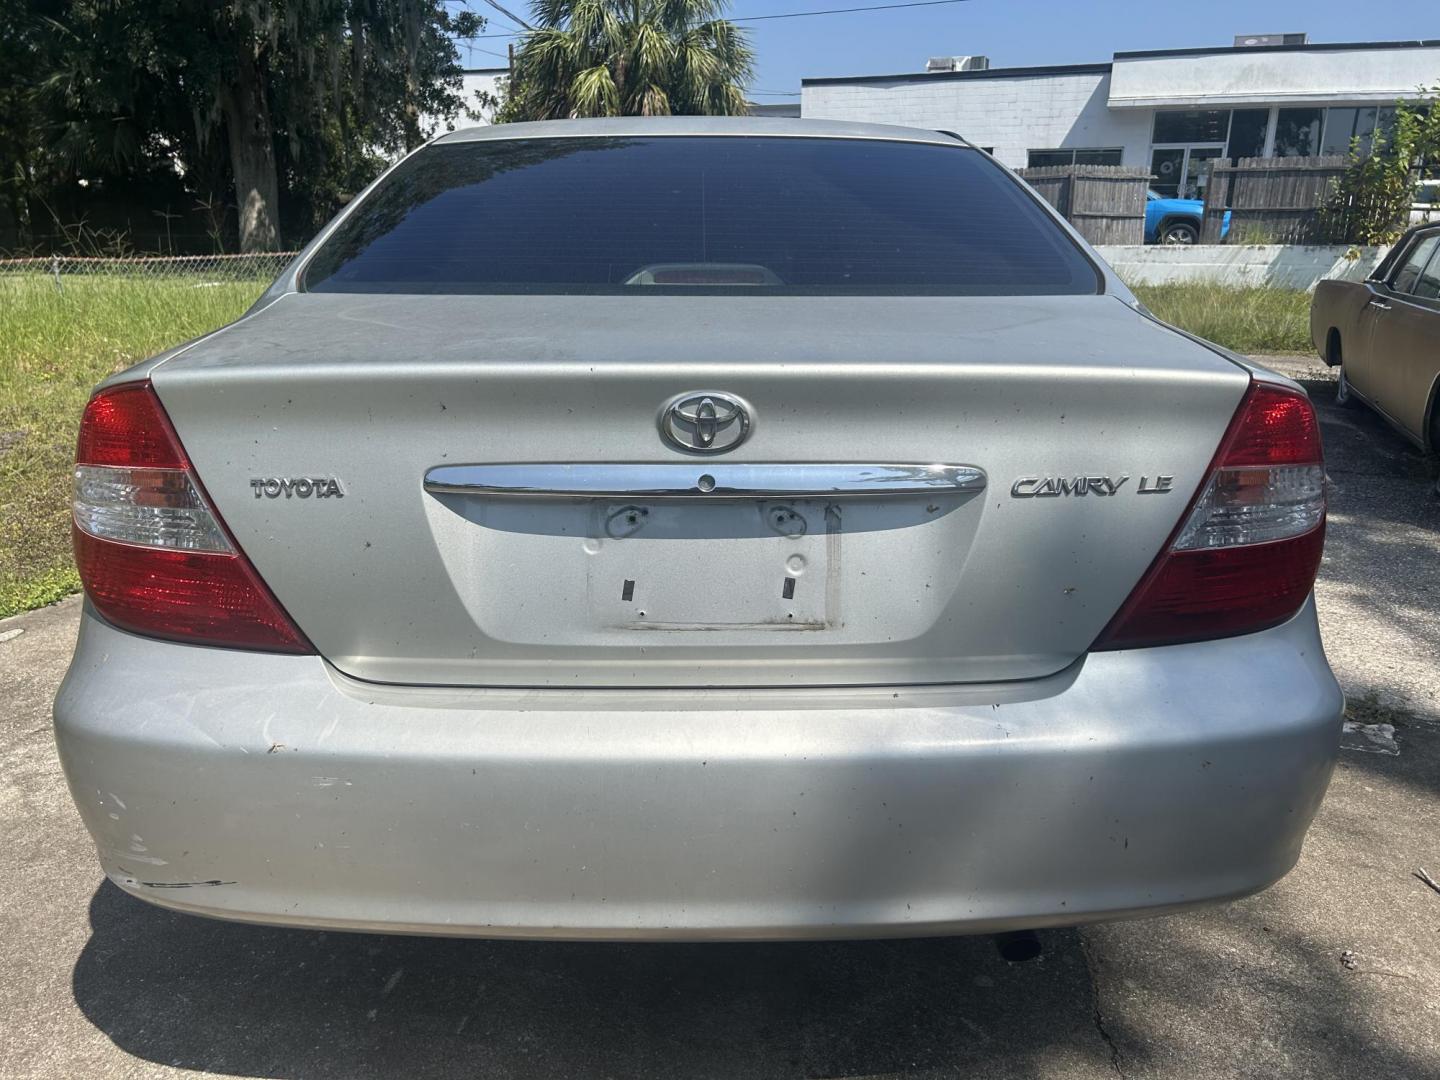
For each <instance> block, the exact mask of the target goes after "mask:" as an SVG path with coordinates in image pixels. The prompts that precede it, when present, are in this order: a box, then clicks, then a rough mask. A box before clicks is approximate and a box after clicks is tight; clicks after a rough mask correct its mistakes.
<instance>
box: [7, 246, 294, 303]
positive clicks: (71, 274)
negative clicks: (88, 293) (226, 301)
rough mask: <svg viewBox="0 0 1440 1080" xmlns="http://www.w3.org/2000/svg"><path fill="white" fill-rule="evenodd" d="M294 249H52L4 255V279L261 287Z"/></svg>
mask: <svg viewBox="0 0 1440 1080" xmlns="http://www.w3.org/2000/svg"><path fill="white" fill-rule="evenodd" d="M295 254H296V253H295V252H293V251H274V252H264V253H261V254H254V255H143V256H128V257H91V256H75V255H46V256H40V257H36V258H24V259H0V280H6V279H10V280H14V279H17V278H25V279H30V280H35V279H38V278H41V277H44V278H48V279H49V280H50V281H51V283H53V284H54V286H55V288H56V289H57V290H59V291H60V292H64V291H65V286H66V283H67V282H70V281H77V280H81V279H84V280H86V281H91V282H94V281H97V280H106V279H109V280H124V281H153V282H157V283H160V282H165V283H172V284H179V285H189V286H193V287H195V288H203V287H205V286H207V285H223V284H229V283H236V284H245V285H251V284H253V285H255V286H257V287H258V288H257V293H258V291H259V288H263V287H264V286H265V285H268V284H269V283H270V282H271V281H274V280H275V278H276V277H277V276H278V275H279V273H280V271H281V270H283V269H284V268H285V265H286V264H287V263H288V262H289V261H290V260H291V259H293V258H294V257H295Z"/></svg>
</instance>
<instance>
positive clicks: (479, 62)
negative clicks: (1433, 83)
mask: <svg viewBox="0 0 1440 1080" xmlns="http://www.w3.org/2000/svg"><path fill="white" fill-rule="evenodd" d="M500 2H501V3H502V4H504V6H505V7H507V8H509V9H510V10H511V11H513V12H515V13H516V14H517V15H521V16H522V17H523V16H524V15H525V14H526V11H527V8H528V5H527V4H526V3H525V2H524V0H510V2H507V0H500ZM886 2H891V0H809V2H805V0H731V5H730V12H729V14H730V17H731V18H739V17H742V16H746V15H773V14H777V13H780V12H790V11H816V10H820V9H824V8H837V7H857V6H860V5H862V4H869V3H886ZM473 7H474V9H475V10H477V11H480V12H483V13H485V14H486V15H487V16H489V17H490V25H489V27H488V28H487V29H486V33H487V34H496V33H503V32H504V31H506V30H509V29H512V28H513V27H512V26H511V25H510V24H509V21H508V20H507V19H506V18H505V17H504V16H502V15H500V14H499V13H498V12H496V11H495V10H494V9H493V8H489V7H487V6H486V5H484V4H483V3H480V2H478V0H477V2H475V3H474V4H473ZM743 25H746V26H747V28H748V29H749V30H750V33H751V41H752V42H753V43H754V46H755V50H756V52H757V54H758V62H757V64H756V77H755V81H754V83H753V84H752V90H755V91H761V90H768V91H781V92H783V93H789V94H798V92H799V90H800V79H801V77H802V76H815V75H877V74H890V73H893V72H902V71H919V70H921V69H922V68H923V67H924V66H925V58H926V57H929V56H951V55H961V54H965V53H982V54H984V55H986V56H989V57H990V63H991V65H992V66H994V67H1025V66H1029V65H1033V64H1080V63H1087V62H1094V61H1103V60H1108V59H1109V58H1110V54H1111V53H1113V52H1116V51H1123V50H1126V49H1175V48H1191V47H1195V46H1201V45H1228V44H1230V41H1231V39H1232V38H1233V37H1234V36H1235V35H1236V34H1253V33H1284V32H1293V31H1306V32H1308V33H1309V35H1310V40H1311V41H1382V40H1385V41H1388V40H1398V39H1410V38H1440V6H1437V5H1436V4H1435V3H1434V0H1427V2H1424V3H1420V2H1410V0H1375V2H1365V3H1356V2H1354V0H1308V2H1306V0H1248V2H1247V0H1190V2H1176V0H1169V2H1151V3H1142V2H1139V0H1104V2H1100V3H1090V4H1086V3H1080V2H1072V3H1064V2H1060V0H964V2H962V3H955V4H947V5H945V6H940V7H922V8H909V9H901V10H898V11H875V12H864V13H855V14H849V15H826V16H820V17H816V18H805V19H776V20H771V21H766V22H758V23H747V24H743ZM474 44H475V45H476V46H478V47H479V48H482V49H487V50H491V51H493V52H495V53H499V54H501V56H502V57H503V54H504V52H505V44H506V41H505V39H503V38H487V39H486V40H483V41H477V42H474ZM462 55H463V50H462ZM465 62H466V66H467V67H490V66H498V65H501V64H502V63H503V60H502V59H501V58H497V57H495V56H487V55H485V54H483V53H478V52H477V53H472V54H471V55H470V56H469V57H467V58H466V61H465ZM1435 77H1436V80H1437V81H1440V72H1436V75H1435ZM753 96H754V100H756V101H761V102H771V103H779V102H783V101H787V100H798V97H796V98H787V97H783V96H774V95H770V94H759V93H756V94H754V95H753Z"/></svg>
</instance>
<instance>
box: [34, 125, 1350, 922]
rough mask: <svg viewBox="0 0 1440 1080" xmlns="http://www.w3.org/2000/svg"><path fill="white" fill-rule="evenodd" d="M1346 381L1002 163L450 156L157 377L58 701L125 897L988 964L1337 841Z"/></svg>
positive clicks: (602, 144)
mask: <svg viewBox="0 0 1440 1080" xmlns="http://www.w3.org/2000/svg"><path fill="white" fill-rule="evenodd" d="M1323 472H1324V470H1323V461H1322V457H1321V447H1320V441H1319V435H1318V431H1317V428H1316V422H1315V414H1314V412H1313V410H1312V408H1311V406H1310V403H1309V401H1308V400H1307V398H1306V397H1305V395H1304V393H1303V392H1302V391H1301V390H1300V389H1299V388H1298V387H1297V386H1296V385H1295V384H1293V383H1291V382H1288V381H1286V380H1284V379H1282V378H1280V377H1278V376H1276V375H1273V374H1270V373H1268V372H1264V371H1259V370H1255V369H1253V368H1250V367H1247V366H1246V364H1245V363H1244V362H1243V361H1242V360H1240V359H1239V358H1237V357H1235V356H1233V355H1230V354H1228V353H1226V352H1224V351H1223V350H1220V349H1218V348H1216V347H1214V346H1212V345H1209V344H1207V343H1205V342H1203V341H1199V340H1196V339H1194V338H1191V337H1189V336H1187V335H1184V334H1182V333H1179V332H1177V331H1175V330H1173V329H1171V328H1169V327H1167V326H1165V325H1162V324H1161V323H1159V322H1157V321H1156V320H1155V319H1154V318H1152V317H1150V316H1149V315H1148V314H1147V313H1146V312H1145V311H1144V310H1143V309H1142V308H1140V307H1139V305H1137V303H1136V302H1135V300H1134V299H1133V297H1132V296H1131V295H1130V293H1129V292H1128V291H1127V290H1126V289H1125V287H1124V286H1123V285H1122V284H1121V283H1120V282H1119V281H1118V280H1117V279H1116V278H1115V276H1114V275H1113V273H1111V271H1110V270H1109V269H1108V268H1107V267H1106V266H1105V265H1104V264H1103V263H1102V262H1101V261H1100V260H1099V259H1098V258H1097V257H1096V255H1095V254H1094V252H1093V251H1091V250H1090V249H1089V248H1088V247H1087V246H1086V245H1085V244H1084V242H1083V241H1081V240H1080V239H1079V237H1078V236H1077V235H1076V234H1075V233H1074V232H1073V231H1072V230H1070V229H1069V227H1068V226H1067V225H1066V224H1065V223H1064V222H1063V221H1062V220H1060V219H1059V218H1057V217H1056V216H1055V214H1054V213H1053V212H1052V211H1051V210H1050V209H1049V208H1048V207H1047V206H1046V205H1045V204H1044V203H1043V202H1041V201H1040V200H1039V199H1038V198H1036V196H1035V195H1034V193H1033V192H1031V191H1030V190H1029V189H1028V188H1027V187H1026V186H1025V185H1024V184H1023V183H1022V182H1021V181H1020V180H1019V179H1017V178H1016V177H1015V176H1014V175H1013V174H1011V173H1010V172H1009V171H1008V170H1006V169H1004V168H1002V167H1000V166H999V165H997V164H995V163H994V162H993V161H992V160H990V159H989V158H988V157H987V156H986V155H985V154H983V153H981V152H980V151H978V150H976V149H974V148H973V147H971V146H969V145H968V144H966V143H965V142H963V141H961V140H958V139H956V138H954V137H952V136H950V135H946V134H939V133H936V132H931V131H919V130H911V129H906V128H894V127H872V126H861V125H851V124H839V123H823V122H810V121H779V120H758V119H755V120H750V119H746V120H739V119H735V120H731V119H679V118H677V119H654V120H648V119H647V120H639V119H636V120H617V121H574V122H552V123H544V124H520V125H506V126H499V127H493V128H486V129H481V130H474V131H464V132H457V133H455V134H452V135H447V136H445V137H443V138H441V139H439V140H437V141H435V142H433V143H431V144H430V145H428V146H426V147H424V148H423V149H421V150H419V151H417V152H416V153H414V154H413V155H411V156H409V157H408V158H406V159H404V160H403V161H401V162H400V163H398V164H397V165H395V166H394V167H393V168H392V169H391V170H390V171H389V172H388V173H387V174H386V175H384V176H383V177H382V178H381V179H380V180H378V181H377V182H376V183H375V184H374V185H373V186H372V187H371V188H370V189H369V190H368V191H366V192H365V193H364V194H363V195H361V196H360V197H359V198H357V199H356V200H354V201H353V202H352V203H351V204H350V205H349V206H347V207H346V208H345V210H344V212H342V214H341V215H340V216H339V217H338V218H337V219H336V220H335V221H334V222H333V223H331V224H330V225H329V226H328V227H327V228H326V229H325V230H324V231H323V232H322V233H321V234H320V235H319V236H318V237H317V238H316V239H315V241H314V242H313V243H312V244H311V245H310V246H309V247H308V248H307V249H306V250H305V251H304V252H303V253H302V254H301V255H300V256H299V257H298V258H297V259H296V261H295V263H294V264H293V265H292V266H291V267H290V268H289V269H288V270H287V271H286V272H285V273H284V274H283V275H282V276H281V278H280V279H279V280H278V281H277V282H276V283H275V284H274V286H273V287H272V288H271V289H270V290H269V291H268V292H267V293H266V294H265V296H264V297H263V298H262V299H261V301H260V302H259V303H258V304H257V305H256V306H255V308H254V309H253V310H252V311H251V312H250V313H248V314H247V315H246V316H245V317H244V318H242V319H241V320H239V321H238V322H236V323H235V324H234V325H232V326H229V327H227V328H225V329H223V330H220V331H218V332H217V333H215V334H212V335H211V336H209V337H207V338H204V339H202V340H200V341H198V342H196V343H192V344H190V345H187V346H184V347H181V348H179V349H177V350H175V351H173V352H170V353H166V354H164V355H161V356H158V357H155V358H154V359H152V360H149V361H147V362H145V363H142V364H140V365H138V366H137V367H134V368H132V369H131V370H129V371H126V372H124V373H122V374H120V375H117V376H115V377H114V378H112V379H110V380H108V381H107V382H106V383H104V384H102V385H101V386H100V387H99V388H98V389H97V391H96V394H95V396H94V398H93V400H92V401H91V402H90V405H89V407H88V408H87V410H86V412H85V416H84V421H83V426H82V431H81V437H80V442H79V450H78V456H77V462H76V466H75V496H74V517H75V546H76V557H77V562H78V565H79V568H80V572H81V575H82V577H83V579H84V582H85V588H86V593H87V597H88V601H87V604H86V609H85V617H84V621H83V627H82V630H81V635H80V640H79V644H78V646H77V649H76V653H75V658H74V662H73V665H72V667H71V669H70V673H69V676H68V678H67V679H66V681H65V684H64V686H63V688H62V689H61V691H60V694H59V697H58V699H57V701H56V704H55V720H56V732H57V738H58V742H59V747H60V753H61V757H62V759H63V762H64V766H65V770H66V774H67V776H68V777H69V781H70V786H71V791H72V793H73V795H74V798H75V802H76V804H77V806H78V807H79V809H80V813H81V815H82V816H83V818H84V820H85V823H86V825H87V826H88V827H89V829H90V831H91V833H92V834H93V835H94V838H95V843H96V846H97V848H98V850H99V857H100V862H101V864H102V866H103V867H104V870H105V872H106V874H107V875H108V876H109V877H110V879H111V880H112V881H114V882H115V883H116V884H117V885H118V886H119V887H120V888H122V889H124V890H126V891H127V892H129V893H132V894H134V895H136V896H139V897H142V898H144V899H146V900H149V901H152V902H154V903H157V904H161V905H164V906H166V907H171V908H176V909H179V910H183V911H190V912H196V913H201V914H207V915H217V916H223V917H227V918H235V919H243V920H249V921H255V922H264V923H275V924H287V925H309V926H325V927H337V928H347V929H363V930H397V931H418V932H426V933H437V934H473V935H486V936H503V935H513V936H530V937H575V938H652V939H653V938H804V937H846V936H849V937H859V936H880V935H901V934H932V933H967V932H977V931H998V930H1010V929H1020V928H1029V927H1043V926H1051V925H1062V924H1073V923H1079V922H1084V921H1087V920H1096V919H1108V918H1116V917H1122V916H1129V915H1136V914H1141V913H1150V912H1158V911H1165V910H1172V909H1177V908H1183V907H1187V906H1190V905H1193V904H1197V903H1201V902H1206V901H1214V900H1219V899H1223V898H1227V897H1234V896H1239V895H1242V894H1245V893H1250V892H1254V891H1255V890H1258V889H1262V888H1264V887H1265V886H1267V885H1268V884H1270V883H1271V882H1273V881H1275V880H1276V879H1277V878H1279V877H1280V876H1281V875H1283V874H1284V873H1286V871H1287V870H1289V869H1290V867H1291V866H1292V865H1293V864H1294V863H1295V860H1296V859H1297V857H1298V856H1299V853H1300V846H1301V842H1302V839H1303V838H1304V835H1305V831H1306V829H1307V827H1308V825H1309V823H1310V821H1311V819H1312V817H1313V816H1314V814H1315V812H1316V809H1317V807H1318V806H1319V803H1320V800H1321V798H1322V796H1323V794H1324V791H1325V787H1326V784H1327V782H1328V779H1329V776H1330V771H1331V768H1332V765H1333V762H1334V758H1335V753H1336V744H1337V739H1338V733H1339V718H1340V713H1341V709H1342V700H1341V695H1340V691H1339V689H1338V688H1337V686H1336V683H1335V680H1334V678H1333V677H1332V675H1331V673H1330V670H1329V668H1328V666H1327V664H1326V661H1325V656H1324V653H1323V651H1322V650H1321V647H1320V641H1319V637H1318V634H1317V629H1316V620H1315V611H1314V605H1313V601H1312V599H1311V588H1312V585H1313V582H1314V579H1315V573H1316V569H1317V566H1318V564H1319V560H1320V554H1321V546H1322V542H1323V535H1324V518H1325V502H1324V488H1323Z"/></svg>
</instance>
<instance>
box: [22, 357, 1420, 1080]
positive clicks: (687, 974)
mask: <svg viewBox="0 0 1440 1080" xmlns="http://www.w3.org/2000/svg"><path fill="white" fill-rule="evenodd" d="M1268 362H1270V363H1272V364H1273V366H1276V367H1278V368H1281V369H1282V370H1285V371H1287V372H1288V373H1290V374H1294V375H1297V376H1300V377H1302V378H1304V379H1305V380H1306V381H1307V384H1308V385H1309V386H1310V388H1311V390H1312V393H1313V394H1314V397H1315V399H1316V402H1317V404H1318V405H1319V406H1320V408H1321V412H1322V425H1323V431H1324V437H1325V441H1326V447H1327V453H1328V455H1329V471H1330V476H1331V481H1332V501H1331V506H1332V510H1331V517H1330V533H1329V541H1328V545H1327V550H1326V556H1325V563H1324V566H1323V568H1322V571H1321V581H1320V584H1319V586H1318V596H1319V606H1320V616H1321V623H1322V628H1323V631H1324V634H1325V640H1326V648H1327V651H1328V653H1329V655H1330V659H1331V661H1332V663H1333V664H1334V666H1335V668H1336V671H1337V674H1338V675H1339V676H1340V679H1341V682H1342V684H1343V685H1344V686H1345V688H1346V691H1347V694H1348V695H1349V696H1350V698H1351V701H1352V712H1353V717H1352V718H1353V719H1354V721H1355V722H1356V724H1357V725H1363V726H1357V727H1356V728H1355V729H1354V730H1353V731H1351V732H1350V733H1348V734H1347V735H1345V736H1344V742H1345V746H1346V749H1345V750H1344V752H1343V753H1342V760H1341V765H1340V768H1339V770H1338V771H1337V773H1336V776H1335V780H1334V782H1333V784H1332V786H1331V789H1330V793H1329V795H1328V797H1327V799H1326V802H1325V805H1324V807H1323V809H1322V810H1321V813H1320V817H1319V819H1318V821H1317V822H1316V825H1315V827H1314V828H1313V830H1312V831H1311V833H1310V837H1309V840H1308V842H1307V844H1306V849H1305V854H1304V856H1303V858H1302V859H1301V862H1300V865H1299V866H1298V867H1297V869H1296V870H1295V871H1294V872H1293V873H1291V874H1290V875H1289V876H1288V877H1287V878H1285V879H1284V880H1283V881H1282V882H1280V883H1279V884H1278V885H1276V886H1275V887H1273V888H1271V889H1269V890H1268V891H1266V892H1264V893H1262V894H1260V895H1259V896H1255V897H1251V898H1250V899H1247V900H1244V901H1240V902H1238V903H1234V904H1229V905H1225V906H1221V907H1215V908H1210V909H1208V910H1204V911H1199V912H1194V913H1190V914H1185V915H1176V916H1171V917H1167V918H1160V919H1150V920H1144V921H1134V922H1124V923H1114V924H1109V925H1105V926H1096V927H1088V928H1085V929H1083V930H1058V931H1050V932H1047V933H1045V934H1043V935H1042V939H1043V942H1044V945H1045V952H1044V954H1043V956H1042V957H1041V958H1040V959H1039V960H1036V961H1032V962H1030V963H1025V964H1009V963H1006V962H1005V961H1003V960H1001V959H1000V957H999V956H998V954H997V953H996V950H995V948H994V946H993V944H992V943H991V942H990V941H989V940H988V939H986V938H953V939H928V940H913V941H884V942H849V943H833V944H824V943H822V944H764V945H758V944H757V945H634V944H624V945H621V944H605V945H586V944H543V943H526V942H485V941H472V940H465V941H455V940H444V939H434V938H404V937H386V936H378V935H359V934H336V933H319V932H314V931H302V930H279V929H265V928H257V927H249V926H241V925H236V924H227V923H220V922H212V921H207V920H203V919H199V918H194V917H190V916H185V915H178V914H172V913H169V912H165V911H161V910H159V909H157V908H153V907H150V906H148V905H146V904H143V903H141V902H140V901H138V900H134V899H132V898H130V897H129V896H127V895H125V894H123V893H121V892H120V891H119V890H117V889H115V888H114V887H112V886H110V885H109V884H107V883H106V882H105V881H104V879H103V877H102V876H101V874H100V871H99V869H98V868H97V866H96V864H95V860H94V855H93V851H92V848H91V845H90V842H89V840H88V838H87V836H86V835H85V832H84V830H83V828H82V827H81V825H80V821H79V818H78V817H77V815H76V814H75V811H74V810H73V808H72V807H71V805H70V799H69V795H68V792H67V791H66V789H65V783H64V779H63V777H62V776H61V773H60V769H59V765H58V763H57V762H56V759H55V751H54V745H53V743H52V740H51V734H50V717H49V709H50V701H51V699H52V697H53V696H54V692H55V689H56V687H57V685H58V684H59V681H60V679H61V677H62V676H63V674H64V670H65V664H66V662H67V660H68V658H69V652H70V649H71V646H72V644H73V641H74V635H75V625H76V619H77V616H78V614H79V607H78V601H76V600H69V601H66V602H65V603H62V604H58V605H56V606H54V607H51V608H48V609H45V610H43V611H39V612H33V613H31V614H28V615H23V616H19V617H17V618H14V619H9V620H4V621H0V830H3V843H0V851H3V852H4V855H3V858H0V942H3V948H0V1076H3V1077H47V1078H48V1077H174V1076H188V1075H200V1074H204V1075H211V1074H221V1075H233V1076H265V1077H321V1078H329V1077H366V1076H403V1077H407V1078H408V1077H422V1078H428V1077H472V1076H474V1077H518V1078H530V1077H535V1078H539V1077H569V1076H596V1077H664V1078H667V1080H675V1078H681V1080H689V1078H701V1077H716V1078H721V1077H723V1078H735V1077H786V1078H790V1077H868V1076H899V1077H930V1076H966V1077H1055V1078H1082V1077H1084V1078H1089V1077H1114V1076H1117V1075H1118V1076H1124V1077H1167V1078H1170V1077H1173V1078H1177V1080H1179V1078H1184V1080H1190V1078H1198V1077H1206V1078H1217V1077H1235V1076H1245V1077H1252V1076H1253V1077H1267V1078H1268V1077H1278V1076H1297V1077H1307V1078H1332V1077H1333V1078H1337V1080H1338V1078H1342V1077H1343V1078H1350V1077H1364V1078H1367V1080H1368V1078H1375V1080H1380V1078H1387V1077H1395V1078H1406V1080H1415V1078H1426V1077H1436V1078H1437V1080H1440V892H1436V891H1434V890H1432V889H1431V888H1429V887H1428V886H1427V885H1425V884H1424V883H1423V882H1421V881H1420V880H1419V879H1418V878H1417V877H1416V876H1414V875H1415V871H1416V870H1417V869H1418V868H1420V867H1428V868H1429V870H1430V871H1431V873H1432V874H1434V875H1435V876H1436V877H1437V878H1440V617H1437V609H1440V499H1437V498H1435V497H1434V496H1433V495H1432V494H1431V493H1430V487H1431V485H1432V484H1433V482H1434V477H1435V472H1436V464H1435V462H1433V461H1432V460H1428V459H1426V458H1425V457H1423V456H1422V455H1421V454H1419V453H1418V452H1417V451H1415V450H1413V449H1411V448H1409V447H1408V445H1407V444H1406V443H1404V442H1403V441H1402V440H1401V439H1400V438H1399V437H1398V436H1396V435H1394V434H1393V433H1392V432H1391V431H1389V429H1387V428H1386V427H1385V426H1384V424H1383V423H1381V422H1380V421H1379V420H1378V419H1376V418H1375V417H1373V416H1371V415H1369V414H1367V413H1364V412H1357V411H1350V410H1340V409H1338V408H1337V407H1336V406H1335V405H1334V393H1333V385H1332V384H1330V383H1329V382H1328V373H1326V372H1325V371H1324V369H1323V368H1320V367H1319V366H1318V365H1316V364H1314V363H1312V362H1309V361H1305V360H1299V359H1296V360H1271V361H1268ZM16 631H19V633H16ZM1387 725H1388V727H1387Z"/></svg>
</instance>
